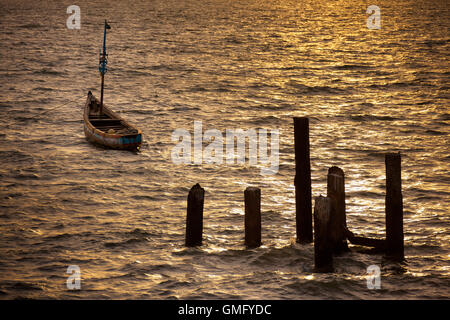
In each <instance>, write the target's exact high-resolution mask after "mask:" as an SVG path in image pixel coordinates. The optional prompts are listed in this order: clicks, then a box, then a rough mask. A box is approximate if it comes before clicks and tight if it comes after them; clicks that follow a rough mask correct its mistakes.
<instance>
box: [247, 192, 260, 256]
mask: <svg viewBox="0 0 450 320" xmlns="http://www.w3.org/2000/svg"><path fill="white" fill-rule="evenodd" d="M244 198H245V245H246V246H247V247H249V248H255V247H259V246H260V245H261V189H259V188H255V187H248V188H247V189H245V191H244Z"/></svg>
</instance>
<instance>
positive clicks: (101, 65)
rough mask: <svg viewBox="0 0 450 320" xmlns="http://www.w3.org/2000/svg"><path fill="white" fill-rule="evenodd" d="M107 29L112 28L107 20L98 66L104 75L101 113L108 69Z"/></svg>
mask: <svg viewBox="0 0 450 320" xmlns="http://www.w3.org/2000/svg"><path fill="white" fill-rule="evenodd" d="M106 29H111V27H110V26H109V25H108V23H107V22H106V20H105V30H104V33H103V52H101V53H100V63H99V66H98V70H99V71H100V74H101V76H102V89H101V94H100V114H102V112H103V85H104V80H105V73H106V71H107V68H106V64H107V63H108V61H107V59H106V57H107V56H108V55H107V54H106Z"/></svg>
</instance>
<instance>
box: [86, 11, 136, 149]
mask: <svg viewBox="0 0 450 320" xmlns="http://www.w3.org/2000/svg"><path fill="white" fill-rule="evenodd" d="M107 29H111V27H110V26H109V25H108V23H107V22H106V20H105V30H104V36H103V52H101V53H100V62H99V68H98V69H99V71H100V74H101V79H102V85H101V96H100V100H98V99H97V98H96V97H94V95H93V94H92V92H91V91H89V92H88V96H87V100H86V104H85V106H84V114H83V120H84V134H85V135H86V138H87V139H88V140H89V141H91V142H93V143H95V144H99V145H102V146H104V147H108V148H113V149H123V150H138V149H139V147H140V146H141V144H142V132H141V131H140V130H139V129H137V128H136V127H134V126H133V125H131V124H130V123H128V122H127V121H125V119H123V118H121V117H120V116H119V115H118V114H116V113H115V112H113V111H112V110H111V109H109V108H108V107H107V106H105V105H104V104H103V88H104V76H105V73H106V71H107V68H106V64H107V56H108V55H107V54H106V30H107Z"/></svg>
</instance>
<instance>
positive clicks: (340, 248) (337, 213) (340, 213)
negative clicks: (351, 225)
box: [327, 167, 348, 254]
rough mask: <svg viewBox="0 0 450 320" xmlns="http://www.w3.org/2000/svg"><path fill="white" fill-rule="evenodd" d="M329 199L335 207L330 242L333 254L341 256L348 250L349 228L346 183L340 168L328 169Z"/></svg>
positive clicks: (331, 218)
mask: <svg viewBox="0 0 450 320" xmlns="http://www.w3.org/2000/svg"><path fill="white" fill-rule="evenodd" d="M327 197H329V198H330V199H331V202H332V206H334V210H333V211H332V212H333V215H332V216H331V217H330V238H331V239H330V241H331V245H332V250H333V253H335V254H339V253H342V252H345V251H347V250H348V245H347V240H346V238H347V237H346V233H345V228H346V227H347V221H346V215H345V181H344V171H343V170H342V169H340V168H338V167H331V168H330V169H328V177H327Z"/></svg>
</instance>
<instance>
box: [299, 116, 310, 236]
mask: <svg viewBox="0 0 450 320" xmlns="http://www.w3.org/2000/svg"><path fill="white" fill-rule="evenodd" d="M294 144H295V181H294V184H295V208H296V224H297V242H300V243H310V242H312V240H313V235H312V202H311V201H312V200H311V164H310V153H309V119H308V118H305V117H301V118H299V117H294Z"/></svg>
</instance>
